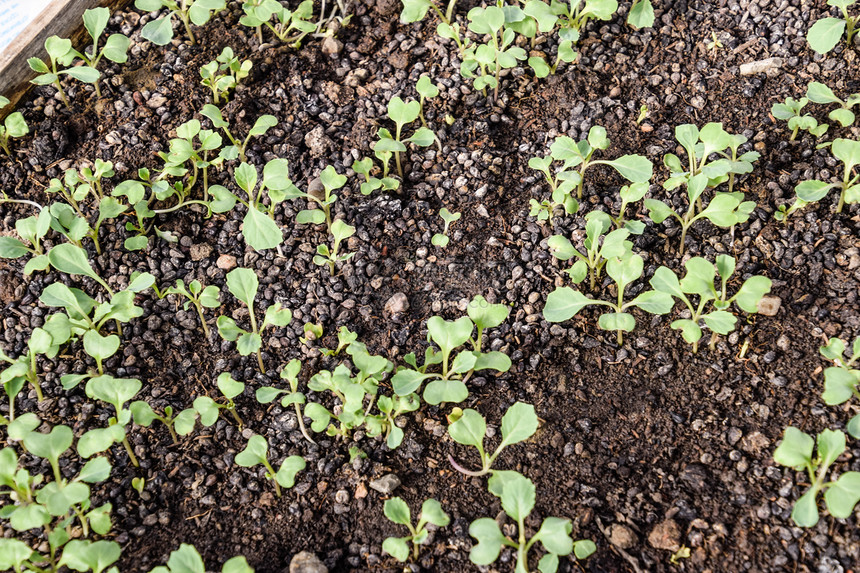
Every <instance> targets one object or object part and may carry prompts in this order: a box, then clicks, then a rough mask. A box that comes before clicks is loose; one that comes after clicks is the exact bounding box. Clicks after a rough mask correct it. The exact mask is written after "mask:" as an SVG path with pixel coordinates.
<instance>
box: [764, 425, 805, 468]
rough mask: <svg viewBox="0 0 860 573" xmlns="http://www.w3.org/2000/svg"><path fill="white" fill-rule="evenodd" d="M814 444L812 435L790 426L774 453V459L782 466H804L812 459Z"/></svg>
mask: <svg viewBox="0 0 860 573" xmlns="http://www.w3.org/2000/svg"><path fill="white" fill-rule="evenodd" d="M813 446H814V441H813V439H812V436H810V435H809V434H806V433H804V432H801V431H800V430H798V429H797V428H795V427H793V426H789V427H787V428H786V429H785V434H784V435H783V438H782V443H780V445H779V446H778V447H777V448H776V451H775V452H774V453H773V460H774V461H775V462H776V463H778V464H779V465H781V466H788V467H790V468H796V469H800V468H804V467H806V464H808V463H810V462H811V460H812V448H813Z"/></svg>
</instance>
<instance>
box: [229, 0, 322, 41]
mask: <svg viewBox="0 0 860 573" xmlns="http://www.w3.org/2000/svg"><path fill="white" fill-rule="evenodd" d="M313 8H314V3H313V0H304V2H302V3H300V4H299V5H298V7H297V8H296V9H295V10H294V11H290V10H288V9H287V8H285V7H284V5H283V4H281V3H280V2H278V1H277V0H244V1H243V2H242V10H243V11H244V12H245V15H244V16H242V17H241V18H240V19H239V23H240V24H242V25H243V26H248V27H251V28H256V29H257V40H258V41H259V42H260V43H261V44H262V43H263V26H266V27H267V28H268V29H269V30H271V31H272V33H273V34H275V36H276V37H277V38H278V39H279V40H280V41H281V42H283V43H285V44H288V45H292V46H296V47H297V46H298V45H299V43H300V42H301V41H302V39H303V38H304V37H305V36H307V35H308V34H310V33H312V32H315V31H316V30H317V28H318V26H319V25H318V24H314V23H313V22H311V21H310V19H311V17H312V16H313ZM273 18H274V20H275V21H274V23H273V22H272V19H273Z"/></svg>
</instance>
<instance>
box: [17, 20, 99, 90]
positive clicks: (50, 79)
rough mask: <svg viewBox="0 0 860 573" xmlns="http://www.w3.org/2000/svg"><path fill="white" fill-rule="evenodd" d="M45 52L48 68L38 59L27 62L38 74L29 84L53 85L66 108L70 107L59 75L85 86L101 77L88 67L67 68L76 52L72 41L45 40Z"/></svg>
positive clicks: (65, 39) (55, 38) (55, 37)
mask: <svg viewBox="0 0 860 573" xmlns="http://www.w3.org/2000/svg"><path fill="white" fill-rule="evenodd" d="M45 51H46V52H48V59H49V60H50V62H51V65H50V66H49V65H48V64H47V63H45V62H44V61H42V60H40V59H39V58H30V59H29V60H27V63H28V64H29V65H30V69H32V70H33V71H34V72H36V73H37V74H39V75H38V76H36V77H35V78H33V79H32V80H30V83H33V84H36V85H37V86H46V85H53V86H54V87H56V88H57V91H58V92H60V97H61V98H62V99H63V103H64V104H65V106H66V107H70V105H69V98H67V97H66V92H65V91H63V85H62V83H60V76H61V75H68V76H71V77H73V78H75V79H76V80H80V81H82V82H84V83H87V84H94V83H96V82H97V81H98V80H99V78H100V77H101V74H100V73H99V71H98V70H97V69H95V68H91V67H90V66H75V67H69V66H70V65H71V64H72V62H73V61H74V59H75V55H76V52H75V50H73V49H72V41H71V40H69V39H67V38H60V37H58V36H51V37H50V38H48V39H47V40H45Z"/></svg>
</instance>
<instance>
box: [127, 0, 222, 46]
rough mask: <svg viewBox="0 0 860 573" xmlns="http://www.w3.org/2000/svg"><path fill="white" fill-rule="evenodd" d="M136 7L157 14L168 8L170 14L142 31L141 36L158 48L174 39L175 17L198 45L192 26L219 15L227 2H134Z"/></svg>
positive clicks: (191, 0)
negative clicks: (156, 12)
mask: <svg viewBox="0 0 860 573" xmlns="http://www.w3.org/2000/svg"><path fill="white" fill-rule="evenodd" d="M134 7H135V8H137V9H138V10H143V11H144V12H155V11H157V10H161V9H162V8H167V10H168V14H167V15H166V16H162V17H161V18H158V19H156V20H150V21H149V22H147V23H146V25H145V26H144V27H143V30H141V31H140V35H141V36H143V37H144V38H146V39H147V40H149V41H150V42H152V43H153V44H156V45H158V46H166V45H167V44H169V43H170V40H172V39H173V17H174V16H176V17H178V18H179V20H180V21H181V22H182V25H183V26H185V31H186V32H187V33H188V39H189V40H191V43H192V44H196V43H197V39H196V38H195V37H194V32H192V31H191V24H194V25H196V26H202V25H204V24H205V23H206V22H208V21H209V20H210V19H211V18H212V15H213V13H215V14H217V13H218V12H221V11H222V10H224V9H225V8H226V7H227V3H226V1H225V0H134Z"/></svg>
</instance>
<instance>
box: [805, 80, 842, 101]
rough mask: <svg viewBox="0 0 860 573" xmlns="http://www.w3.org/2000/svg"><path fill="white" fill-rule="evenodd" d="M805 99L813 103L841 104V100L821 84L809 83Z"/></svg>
mask: <svg viewBox="0 0 860 573" xmlns="http://www.w3.org/2000/svg"><path fill="white" fill-rule="evenodd" d="M806 97H807V99H809V101H811V102H814V103H821V104H829V103H839V104H841V103H842V100H841V99H839V98H838V97H836V94H834V93H833V90H831V89H830V88H829V87H827V86H826V85H824V84H822V83H821V82H810V83H809V85H808V86H807V87H806Z"/></svg>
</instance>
